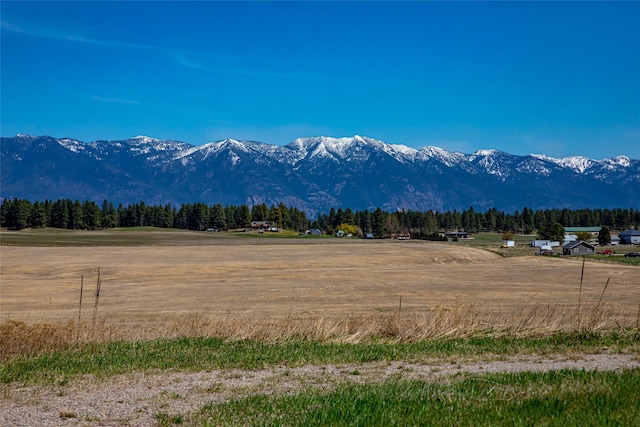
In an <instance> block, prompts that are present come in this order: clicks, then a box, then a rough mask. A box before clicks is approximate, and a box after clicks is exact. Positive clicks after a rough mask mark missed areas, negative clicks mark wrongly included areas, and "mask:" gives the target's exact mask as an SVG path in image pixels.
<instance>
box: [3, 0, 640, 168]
mask: <svg viewBox="0 0 640 427" xmlns="http://www.w3.org/2000/svg"><path fill="white" fill-rule="evenodd" d="M0 4H1V6H0V7H1V21H2V27H1V31H2V33H1V46H0V47H1V50H0V53H1V75H0V77H1V89H2V91H1V110H0V116H1V133H2V136H11V135H14V134H16V133H26V134H35V135H51V136H54V137H73V138H77V139H80V140H83V141H93V140H96V139H125V138H129V137H133V136H136V135H139V134H143V135H149V136H154V137H158V138H163V139H176V140H180V141H185V142H188V143H191V144H194V145H199V144H203V143H206V142H211V141H216V140H220V139H224V138H235V139H240V140H257V141H262V142H267V143H272V144H278V145H284V144H287V143H289V142H291V141H292V140H293V139H294V138H296V137H305V136H318V135H326V136H352V135H356V134H358V135H365V136H369V137H373V138H377V139H381V140H383V141H386V142H389V143H394V144H405V145H409V146H412V147H416V148H421V147H424V146H427V145H435V146H439V147H442V148H446V149H449V150H459V151H462V152H465V153H471V152H474V151H476V150H478V149H489V148H495V149H499V150H502V151H506V152H509V153H513V154H529V153H544V154H548V155H551V156H555V157H563V156H569V155H584V156H587V157H591V158H596V159H601V158H605V157H612V156H616V155H619V154H625V155H628V156H630V157H633V158H640V25H638V24H637V23H638V19H639V18H640V2H620V3H612V2H585V3H581V2H550V3H546V2H531V3H528V2H497V3H492V2H471V3H465V2H441V3H440V2H402V3H399V2H323V3H315V2H277V3H272V2H252V3H247V2H191V3H184V2H181V3H178V2H10V1H2V2H1V3H0Z"/></svg>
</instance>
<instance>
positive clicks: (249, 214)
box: [0, 199, 309, 231]
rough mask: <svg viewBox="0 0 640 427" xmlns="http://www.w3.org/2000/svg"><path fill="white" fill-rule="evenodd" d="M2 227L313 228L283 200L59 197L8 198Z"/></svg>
mask: <svg viewBox="0 0 640 427" xmlns="http://www.w3.org/2000/svg"><path fill="white" fill-rule="evenodd" d="M0 218H1V224H2V227H8V228H13V229H18V230H20V229H23V228H43V227H54V228H63V229H69V230H97V229H104V228H114V227H158V228H178V229H185V230H200V231H201V230H207V229H216V230H229V229H244V228H249V227H250V226H251V221H269V222H270V223H271V224H272V225H273V226H275V227H278V228H283V229H289V230H296V231H305V230H307V229H308V227H309V220H308V219H307V216H306V214H305V213H304V212H303V211H301V210H299V209H297V208H295V207H287V206H285V205H284V204H283V203H280V204H278V205H272V206H270V207H269V206H267V205H266V204H265V203H262V204H258V205H254V206H253V207H251V208H249V207H248V206H246V205H241V206H222V204H215V205H206V204H204V203H186V204H183V205H181V206H180V207H179V208H178V207H176V206H172V205H171V204H166V205H147V204H145V203H144V202H140V203H134V204H130V205H127V206H123V205H122V204H120V205H118V206H117V207H115V206H114V204H113V203H112V202H109V201H107V200H104V201H103V202H102V205H101V206H99V205H98V204H97V203H95V202H93V201H84V202H80V201H79V200H75V201H74V200H70V199H60V200H56V201H49V200H45V201H44V202H39V201H37V202H33V203H32V202H30V201H29V200H26V199H5V200H4V201H3V202H2V205H1V206H0Z"/></svg>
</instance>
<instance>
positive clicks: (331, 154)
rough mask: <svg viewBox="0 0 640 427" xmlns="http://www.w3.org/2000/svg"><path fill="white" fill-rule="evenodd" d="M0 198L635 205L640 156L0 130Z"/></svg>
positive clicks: (308, 206)
mask: <svg viewBox="0 0 640 427" xmlns="http://www.w3.org/2000/svg"><path fill="white" fill-rule="evenodd" d="M0 151H1V158H0V160H1V164H0V167H1V171H0V178H1V188H0V196H1V197H3V198H14V197H17V198H26V199H29V200H32V201H35V200H45V199H49V200H56V199H60V198H69V199H79V200H93V201H96V202H101V201H102V200H103V199H107V200H109V201H113V202H114V203H116V204H117V203H122V204H125V205H126V204H128V203H137V202H140V201H144V202H145V203H147V204H166V203H171V204H182V203H193V202H202V203H207V204H214V203H222V204H231V205H241V204H246V205H249V206H252V205H254V204H258V203H263V202H264V203H266V204H267V205H271V204H277V203H280V202H282V203H284V204H285V205H287V206H295V207H297V208H299V209H301V210H304V211H306V212H307V213H309V214H311V215H315V214H317V213H319V212H327V211H328V210H329V209H330V208H331V207H335V208H338V207H343V208H346V207H350V208H352V209H354V210H356V209H358V210H364V209H370V210H371V209H375V208H377V207H380V208H382V209H383V210H387V211H391V210H396V209H412V210H430V209H433V210H436V211H445V210H453V209H458V210H462V209H467V208H469V207H470V206H473V208H474V209H476V210H484V209H488V208H492V207H495V208H498V209H500V210H506V211H514V210H516V209H521V208H522V207H524V206H527V207H529V208H533V209H544V208H564V207H567V208H582V207H590V208H608V207H633V208H640V160H636V159H630V158H628V157H626V156H618V157H615V158H611V159H604V160H594V159H588V158H585V157H580V156H574V157H565V158H561V159H557V158H552V157H549V156H546V155H540V154H530V155H527V156H517V155H512V154H508V153H504V152H501V151H497V150H479V151H476V152H475V153H473V154H464V153H460V152H453V151H448V150H445V149H442V148H438V147H431V146H428V147H424V148H422V149H415V148H410V147H407V146H404V145H398V144H388V143H385V142H383V141H380V140H376V139H372V138H368V137H362V136H357V135H356V136H354V137H348V138H331V137H314V138H298V139H296V140H295V141H293V142H291V143H290V144H288V145H285V146H278V145H272V144H266V143H260V142H253V141H236V140H233V139H225V140H223V141H217V142H211V143H208V144H204V145H199V146H194V145H191V144H187V143H184V142H179V141H170V140H162V139H157V138H150V137H146V136H137V137H135V138H131V139H127V140H119V141H102V140H100V141H94V142H90V143H85V142H81V141H78V140H75V139H70V138H53V137H50V136H31V135H16V136H15V137H7V138H2V139H1V150H0Z"/></svg>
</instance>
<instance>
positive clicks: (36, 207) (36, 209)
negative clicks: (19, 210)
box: [30, 202, 49, 228]
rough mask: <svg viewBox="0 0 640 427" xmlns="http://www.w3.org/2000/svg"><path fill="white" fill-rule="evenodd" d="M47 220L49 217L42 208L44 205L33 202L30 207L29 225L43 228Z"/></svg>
mask: <svg viewBox="0 0 640 427" xmlns="http://www.w3.org/2000/svg"><path fill="white" fill-rule="evenodd" d="M48 222H49V219H48V218H47V212H46V210H45V209H44V205H43V204H42V203H40V202H35V203H34V204H33V206H32V208H31V218H30V225H31V227H32V228H44V227H46V226H47V225H48Z"/></svg>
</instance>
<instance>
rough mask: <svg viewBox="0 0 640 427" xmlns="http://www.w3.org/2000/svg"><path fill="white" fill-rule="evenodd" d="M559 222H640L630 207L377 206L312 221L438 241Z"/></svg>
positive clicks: (614, 225) (622, 225) (617, 226)
mask: <svg viewBox="0 0 640 427" xmlns="http://www.w3.org/2000/svg"><path fill="white" fill-rule="evenodd" d="M555 223H559V224H562V225H563V226H564V227H595V226H606V227H608V228H609V229H612V230H622V229H628V228H634V227H638V226H639V225H640V210H635V209H633V208H630V209H624V208H615V209H588V208H586V209H568V208H563V209H538V210H533V209H531V208H527V207H524V208H523V209H522V211H520V210H516V211H515V212H513V213H508V212H504V211H499V210H497V209H496V208H491V209H489V210H487V211H485V212H477V211H475V210H474V209H473V207H469V209H465V210H462V211H458V210H455V209H454V210H453V211H446V212H435V211H413V210H400V211H397V212H384V211H382V210H381V209H380V208H378V209H375V210H374V211H372V212H371V211H368V210H364V211H356V212H353V211H352V210H351V209H348V208H347V209H341V208H340V209H337V210H336V209H333V208H332V209H331V210H330V211H329V213H328V214H321V215H319V216H318V219H317V220H316V221H314V223H313V224H312V225H313V226H314V227H317V228H319V229H321V230H326V231H328V232H329V233H331V232H332V231H333V230H337V229H340V228H341V227H342V224H353V225H356V226H358V227H359V228H360V229H361V230H362V231H363V232H365V233H372V234H373V235H374V237H382V236H383V235H385V234H388V233H399V232H407V233H410V234H411V237H412V238H433V239H434V240H438V235H439V233H440V232H442V231H452V230H455V231H467V232H469V233H477V232H479V231H496V232H516V233H523V234H530V233H532V232H533V231H535V230H542V229H544V228H545V227H547V226H549V225H552V224H555Z"/></svg>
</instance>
